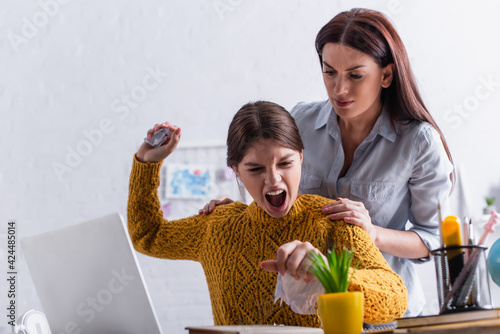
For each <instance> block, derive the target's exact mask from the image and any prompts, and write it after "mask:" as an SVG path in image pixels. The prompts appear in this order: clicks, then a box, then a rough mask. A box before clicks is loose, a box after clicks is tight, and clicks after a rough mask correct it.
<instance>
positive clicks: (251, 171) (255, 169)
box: [248, 167, 262, 173]
mask: <svg viewBox="0 0 500 334" xmlns="http://www.w3.org/2000/svg"><path fill="white" fill-rule="evenodd" d="M261 170H262V167H255V168H250V169H249V170H248V171H249V172H250V173H256V172H259V171H261Z"/></svg>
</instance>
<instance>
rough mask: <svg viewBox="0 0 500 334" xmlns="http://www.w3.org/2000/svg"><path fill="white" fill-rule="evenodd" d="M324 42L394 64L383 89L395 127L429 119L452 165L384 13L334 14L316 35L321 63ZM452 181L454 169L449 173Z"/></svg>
mask: <svg viewBox="0 0 500 334" xmlns="http://www.w3.org/2000/svg"><path fill="white" fill-rule="evenodd" d="M326 43H337V44H342V45H346V46H349V47H351V48H354V49H356V50H359V51H361V52H363V53H365V54H367V55H369V56H371V57H372V58H373V59H374V60H375V62H376V63H378V65H379V66H380V67H385V66H387V65H388V64H391V63H392V64H394V67H395V69H394V78H393V81H392V83H391V85H390V86H389V87H388V88H384V89H383V91H382V101H383V103H384V105H385V106H386V107H387V109H388V111H389V115H390V119H391V124H392V126H393V128H394V129H396V127H395V123H400V124H408V123H411V122H415V121H418V122H428V123H430V124H431V125H432V126H433V127H434V128H435V129H436V130H437V131H438V133H439V135H440V137H441V141H442V142H443V145H444V148H445V150H446V154H447V155H448V158H449V159H450V161H451V163H452V164H453V159H452V157H451V153H450V150H449V148H448V145H447V144H446V140H445V138H444V136H443V133H442V132H441V130H440V129H439V127H438V126H437V124H436V122H435V121H434V119H433V118H432V116H431V115H430V113H429V111H428V110H427V108H426V107H425V105H424V102H423V100H422V97H421V96H420V93H419V90H418V87H417V85H416V83H415V78H414V76H413V73H412V70H411V68H410V62H409V60H408V55H407V54H406V49H405V46H404V44H403V42H402V40H401V38H400V37H399V35H398V33H397V31H396V29H395V28H394V26H393V25H392V24H391V23H390V21H389V20H388V19H387V18H386V17H385V16H384V14H382V13H380V12H377V11H374V10H370V9H363V8H353V9H351V10H349V11H345V12H342V13H339V14H338V15H336V16H335V17H334V18H333V19H332V20H331V21H330V22H328V23H327V24H326V25H325V26H324V27H323V28H321V30H320V31H319V33H318V35H317V36H316V51H317V53H318V56H319V61H320V64H321V66H323V57H322V51H323V46H324V45H325V44H326ZM450 177H451V180H452V181H454V180H455V174H454V172H453V173H452V174H451V175H450Z"/></svg>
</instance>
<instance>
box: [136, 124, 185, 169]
mask: <svg viewBox="0 0 500 334" xmlns="http://www.w3.org/2000/svg"><path fill="white" fill-rule="evenodd" d="M162 129H168V130H169V131H171V135H170V136H167V137H166V140H165V142H164V143H162V144H159V143H155V144H159V146H157V147H154V146H152V145H151V144H149V143H148V142H147V140H148V139H151V138H152V137H153V135H154V134H155V133H156V132H157V131H160V130H162ZM180 139H181V129H180V128H179V127H178V126H176V125H172V124H170V123H169V122H165V123H162V124H156V125H155V126H154V127H153V128H152V129H150V130H148V132H147V137H146V140H145V141H144V143H143V144H142V146H141V147H140V148H139V151H137V154H136V157H137V160H139V161H140V162H160V161H163V160H164V159H165V158H166V157H168V156H169V155H170V154H171V153H172V152H173V151H174V150H175V148H176V147H177V144H178V143H179V140H180Z"/></svg>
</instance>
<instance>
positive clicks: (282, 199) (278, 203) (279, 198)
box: [266, 190, 286, 210]
mask: <svg viewBox="0 0 500 334" xmlns="http://www.w3.org/2000/svg"><path fill="white" fill-rule="evenodd" d="M266 200H267V203H268V204H269V206H270V208H271V209H275V210H282V209H283V206H284V205H285V203H286V191H284V190H277V191H272V192H268V193H267V194H266Z"/></svg>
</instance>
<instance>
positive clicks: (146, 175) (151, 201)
mask: <svg viewBox="0 0 500 334" xmlns="http://www.w3.org/2000/svg"><path fill="white" fill-rule="evenodd" d="M160 167H161V163H146V164H144V163H140V162H138V161H137V160H136V159H134V162H133V166H132V172H131V176H130V188H129V202H128V212H127V214H128V228H129V233H130V237H131V239H132V242H133V244H134V247H135V248H136V250H137V251H139V252H141V253H144V254H147V255H150V256H154V257H159V258H166V259H180V260H193V261H198V262H200V263H201V265H202V266H203V270H204V272H205V275H206V279H207V284H208V288H209V291H210V299H211V302H212V312H213V317H214V323H215V325H234V324H285V325H290V326H292V325H293V326H310V327H319V326H320V322H319V318H318V316H317V315H300V314H297V313H295V312H293V311H292V310H291V309H290V308H289V306H288V305H286V304H285V303H283V304H281V305H280V303H279V302H278V303H276V304H275V303H274V290H275V287H276V280H277V274H274V273H269V272H267V271H264V270H262V269H260V267H259V263H260V262H261V261H262V260H268V259H274V258H276V251H277V249H278V247H279V246H281V245H282V244H284V243H286V242H290V241H293V240H300V241H309V242H311V243H312V244H313V245H314V246H315V247H317V248H318V249H319V250H320V251H321V252H323V253H324V254H326V251H327V249H331V248H332V247H333V246H334V245H335V246H336V247H337V248H341V247H342V246H345V247H348V248H351V249H355V250H356V251H355V256H354V260H353V263H357V262H358V260H361V263H360V265H359V267H358V269H357V270H356V272H355V274H354V277H353V279H352V281H351V284H350V286H349V290H350V291H363V293H364V298H365V308H364V320H365V322H368V323H374V324H378V323H386V322H390V321H394V320H395V319H396V318H398V317H401V316H403V314H404V312H405V310H406V305H407V291H406V287H405V286H404V284H403V281H402V280H401V278H400V277H399V276H398V275H397V274H396V273H394V272H393V271H392V270H391V268H390V267H389V265H388V264H387V262H386V261H385V259H384V258H383V256H382V254H381V253H380V252H379V250H378V249H377V248H376V247H375V245H374V244H373V242H372V240H371V239H370V237H369V236H368V234H367V233H366V232H365V231H364V230H363V229H361V228H359V227H357V226H352V225H349V224H346V223H345V222H343V221H336V222H332V221H331V220H330V219H329V218H328V217H327V216H325V215H323V214H322V212H321V207H322V206H323V205H325V204H327V203H328V202H330V201H331V200H329V199H326V198H323V197H319V196H316V195H302V196H300V197H299V198H298V199H297V201H296V202H295V203H294V205H293V206H292V208H291V209H290V212H289V213H288V215H287V216H286V217H283V218H273V217H271V216H269V215H268V214H267V213H266V212H265V211H264V210H262V209H261V208H259V207H258V206H257V205H256V204H255V202H253V203H252V204H250V205H249V206H247V205H245V204H243V203H241V202H234V203H232V204H228V205H224V206H219V207H217V208H216V209H215V210H214V212H213V213H211V214H210V215H207V216H205V215H196V216H192V217H188V218H184V219H180V220H175V221H167V220H166V219H165V218H163V212H162V211H161V208H160V201H159V198H158V186H159V184H160Z"/></svg>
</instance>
